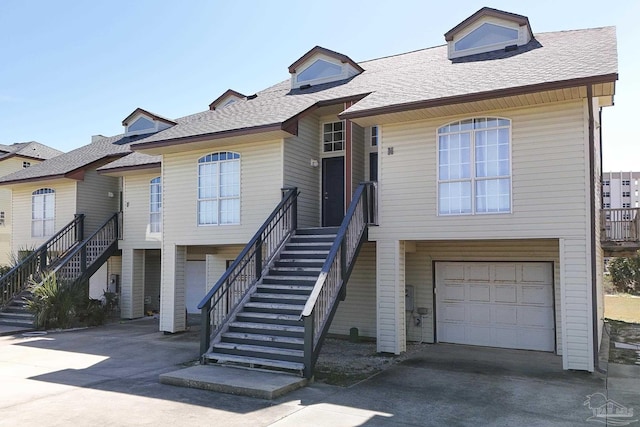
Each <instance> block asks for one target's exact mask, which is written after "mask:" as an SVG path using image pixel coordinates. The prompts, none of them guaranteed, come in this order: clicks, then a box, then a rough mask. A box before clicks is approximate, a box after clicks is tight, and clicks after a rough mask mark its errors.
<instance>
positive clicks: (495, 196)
mask: <svg viewBox="0 0 640 427" xmlns="http://www.w3.org/2000/svg"><path fill="white" fill-rule="evenodd" d="M509 201H510V195H509V179H488V180H482V181H477V182H476V211H477V212H482V213H488V212H494V213H495V212H509V206H510V202H509Z"/></svg>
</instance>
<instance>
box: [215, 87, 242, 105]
mask: <svg viewBox="0 0 640 427" xmlns="http://www.w3.org/2000/svg"><path fill="white" fill-rule="evenodd" d="M246 98H247V97H246V96H245V95H243V94H241V93H240V92H236V91H235V90H232V89H227V90H226V91H225V92H224V93H223V94H222V95H220V96H219V97H217V98H216V99H215V100H214V101H213V102H212V103H211V104H209V109H210V110H217V109H220V108H224V107H228V106H229V105H231V104H233V103H236V102H238V101H240V100H243V99H246Z"/></svg>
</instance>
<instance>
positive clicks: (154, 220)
mask: <svg viewBox="0 0 640 427" xmlns="http://www.w3.org/2000/svg"><path fill="white" fill-rule="evenodd" d="M149 231H150V232H151V233H159V232H161V231H162V182H161V181H160V177H157V178H153V179H152V180H151V181H149Z"/></svg>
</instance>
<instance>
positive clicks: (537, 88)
mask: <svg viewBox="0 0 640 427" xmlns="http://www.w3.org/2000/svg"><path fill="white" fill-rule="evenodd" d="M616 80H618V73H612V74H603V75H600V76H591V77H582V78H576V79H569V80H560V81H554V82H545V83H537V84H533V85H528V86H518V87H513V88H505V89H497V90H491V91H486V92H477V93H469V94H464V95H454V96H449V97H444V98H436V99H428V100H422V101H414V102H407V103H403V104H394V105H385V106H383V107H375V108H369V109H366V110H358V111H352V112H348V111H346V112H343V113H340V114H339V115H338V116H339V117H340V118H341V119H357V118H361V117H367V116H374V115H381V114H390V113H400V112H404V111H411V110H420V109H423V108H432V107H441V106H444V105H452V104H461V103H465V102H474V101H484V100H487V99H492V98H502V97H506V96H513V95H524V94H528V93H534V92H541V91H545V90H554V89H567V88H571V87H578V86H585V85H591V84H598V83H613V82H615V81H616Z"/></svg>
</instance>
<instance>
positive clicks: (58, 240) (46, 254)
mask: <svg viewBox="0 0 640 427" xmlns="http://www.w3.org/2000/svg"><path fill="white" fill-rule="evenodd" d="M83 233H84V214H76V215H75V216H74V218H73V220H72V221H71V222H69V223H68V224H66V225H65V226H64V227H62V228H61V229H60V230H59V231H58V232H57V233H56V234H54V235H53V236H51V237H50V238H49V239H47V241H45V242H44V243H43V244H42V245H40V246H39V247H38V248H37V249H35V250H34V251H33V252H31V253H30V254H29V255H27V256H26V257H25V258H23V259H22V260H20V262H19V263H18V264H16V265H15V266H14V267H13V268H12V269H11V270H9V271H8V272H7V273H6V274H4V275H3V276H2V277H0V307H2V306H3V305H5V304H6V303H7V302H9V301H10V300H11V299H12V298H13V297H14V296H16V295H17V294H19V293H20V292H22V291H23V290H24V289H25V288H26V287H27V286H28V284H29V281H30V279H34V278H36V277H38V276H42V275H43V273H44V272H45V271H47V268H48V267H51V266H52V265H54V264H56V263H57V262H58V261H59V260H60V259H61V257H62V256H64V255H65V254H66V253H67V251H68V250H69V249H70V248H71V247H73V245H75V244H76V243H77V242H80V241H82V239H83Z"/></svg>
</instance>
